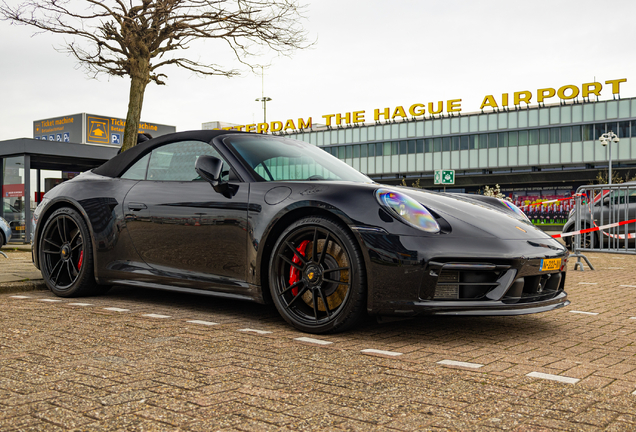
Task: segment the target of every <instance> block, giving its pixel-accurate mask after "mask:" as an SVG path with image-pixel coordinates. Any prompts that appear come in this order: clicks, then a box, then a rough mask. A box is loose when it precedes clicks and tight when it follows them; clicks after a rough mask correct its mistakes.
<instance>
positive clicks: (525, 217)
mask: <svg viewBox="0 0 636 432" xmlns="http://www.w3.org/2000/svg"><path fill="white" fill-rule="evenodd" d="M497 199H498V200H499V202H501V203H502V204H503V205H505V206H506V207H508V208H509V209H510V210H512V211H513V212H514V213H515V214H516V215H517V216H520V217H521V218H522V219H523V220H525V221H528V222H530V219H528V216H526V214H525V213H524V212H522V211H521V209H520V208H519V207H517V206H516V205H514V204H513V203H511V202H510V201H506V200H505V199H502V198H497Z"/></svg>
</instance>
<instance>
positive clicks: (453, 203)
mask: <svg viewBox="0 0 636 432" xmlns="http://www.w3.org/2000/svg"><path fill="white" fill-rule="evenodd" d="M395 189H398V190H399V191H400V192H402V193H405V194H406V195H408V196H410V197H411V198H413V199H416V200H417V201H418V202H420V203H421V204H422V205H424V206H425V207H427V208H428V209H429V210H432V211H433V212H435V213H437V214H438V215H439V216H441V217H442V218H444V219H445V220H446V221H447V222H448V223H449V224H450V226H451V229H452V233H453V234H454V235H462V236H467V237H497V238H500V239H507V240H530V239H542V240H544V239H550V240H552V241H554V242H556V240H554V239H552V237H550V236H549V235H547V234H546V233H545V232H543V231H542V230H541V229H539V228H537V227H535V226H534V225H532V224H531V223H530V222H528V221H525V220H521V219H519V218H518V216H517V215H516V214H515V213H514V212H513V211H512V210H510V209H508V208H507V207H506V206H505V205H504V204H503V203H501V202H500V201H499V200H497V199H496V198H491V199H489V197H482V196H472V195H466V194H445V193H437V192H430V191H426V190H422V189H414V188H405V187H399V188H395ZM484 198H485V199H484ZM556 243H558V242H556Z"/></svg>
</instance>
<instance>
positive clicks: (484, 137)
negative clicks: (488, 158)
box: [479, 134, 488, 149]
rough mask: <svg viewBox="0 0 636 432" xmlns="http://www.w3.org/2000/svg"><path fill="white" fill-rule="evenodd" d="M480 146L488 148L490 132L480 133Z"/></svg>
mask: <svg viewBox="0 0 636 432" xmlns="http://www.w3.org/2000/svg"><path fill="white" fill-rule="evenodd" d="M479 148H480V149H485V148H488V134H479Z"/></svg>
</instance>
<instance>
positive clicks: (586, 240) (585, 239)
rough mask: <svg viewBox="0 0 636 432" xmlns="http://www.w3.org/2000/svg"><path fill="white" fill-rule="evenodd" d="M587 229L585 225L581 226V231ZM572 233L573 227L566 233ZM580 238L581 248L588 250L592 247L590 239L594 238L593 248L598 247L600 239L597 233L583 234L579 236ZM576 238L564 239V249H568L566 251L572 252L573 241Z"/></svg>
mask: <svg viewBox="0 0 636 432" xmlns="http://www.w3.org/2000/svg"><path fill="white" fill-rule="evenodd" d="M587 228H589V226H587V225H583V226H582V228H581V229H582V230H583V229H587ZM572 231H574V227H572V228H571V229H569V230H568V231H567V232H572ZM581 236H582V237H583V247H584V248H586V249H589V248H590V247H591V246H592V237H594V247H595V248H598V247H599V242H600V238H599V236H598V233H597V232H591V233H585V234H581ZM575 238H576V236H569V237H566V238H565V240H564V243H565V247H566V248H568V250H569V251H570V252H574V246H573V245H574V240H575Z"/></svg>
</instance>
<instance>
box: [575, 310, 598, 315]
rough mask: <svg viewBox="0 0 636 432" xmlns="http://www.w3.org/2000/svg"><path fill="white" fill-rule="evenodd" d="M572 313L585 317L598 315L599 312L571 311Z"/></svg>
mask: <svg viewBox="0 0 636 432" xmlns="http://www.w3.org/2000/svg"><path fill="white" fill-rule="evenodd" d="M569 312H570V313H577V314H584V315H598V312H584V311H569Z"/></svg>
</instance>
